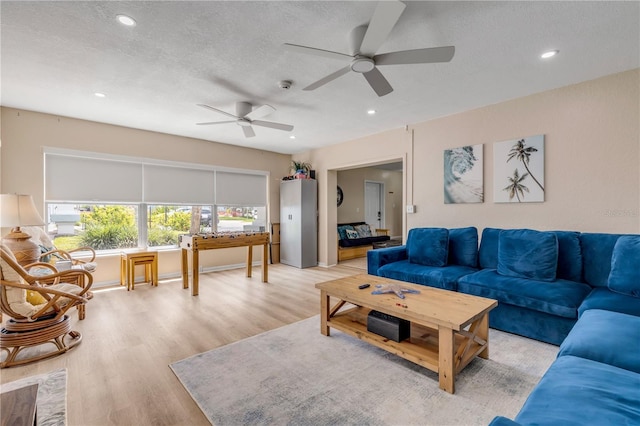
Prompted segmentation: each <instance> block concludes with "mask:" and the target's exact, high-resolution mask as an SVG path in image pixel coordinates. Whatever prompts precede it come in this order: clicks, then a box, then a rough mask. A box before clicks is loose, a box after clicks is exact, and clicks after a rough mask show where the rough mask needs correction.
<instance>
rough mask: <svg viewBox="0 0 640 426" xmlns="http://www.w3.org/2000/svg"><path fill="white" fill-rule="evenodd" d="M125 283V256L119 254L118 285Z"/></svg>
mask: <svg viewBox="0 0 640 426" xmlns="http://www.w3.org/2000/svg"><path fill="white" fill-rule="evenodd" d="M126 284H127V260H126V258H124V257H122V256H120V285H126ZM127 290H128V288H127Z"/></svg>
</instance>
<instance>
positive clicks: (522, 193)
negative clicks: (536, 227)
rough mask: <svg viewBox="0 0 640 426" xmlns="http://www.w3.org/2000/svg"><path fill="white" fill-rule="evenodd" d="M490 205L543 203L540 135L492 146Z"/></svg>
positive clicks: (542, 142)
mask: <svg viewBox="0 0 640 426" xmlns="http://www.w3.org/2000/svg"><path fill="white" fill-rule="evenodd" d="M493 201H494V202H496V203H537V202H542V201H544V135H535V136H529V137H526V138H522V139H514V140H511V141H505V142H496V143H494V144H493Z"/></svg>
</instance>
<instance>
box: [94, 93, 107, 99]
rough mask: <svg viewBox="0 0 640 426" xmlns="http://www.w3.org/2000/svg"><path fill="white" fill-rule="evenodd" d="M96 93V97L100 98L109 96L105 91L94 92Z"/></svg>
mask: <svg viewBox="0 0 640 426" xmlns="http://www.w3.org/2000/svg"><path fill="white" fill-rule="evenodd" d="M94 95H95V96H96V97H98V98H106V97H107V95H105V94H104V93H101V92H96V93H94Z"/></svg>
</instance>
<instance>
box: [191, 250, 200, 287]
mask: <svg viewBox="0 0 640 426" xmlns="http://www.w3.org/2000/svg"><path fill="white" fill-rule="evenodd" d="M191 263H193V268H192V269H193V287H192V288H191V295H192V296H197V295H198V290H199V277H198V275H199V272H198V268H199V266H200V265H199V263H200V252H199V250H197V249H194V250H193V261H192V262H191Z"/></svg>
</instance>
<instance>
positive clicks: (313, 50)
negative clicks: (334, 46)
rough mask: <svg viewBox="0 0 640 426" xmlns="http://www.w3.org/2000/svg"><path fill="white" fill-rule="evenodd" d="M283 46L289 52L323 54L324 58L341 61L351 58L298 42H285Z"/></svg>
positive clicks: (350, 58)
mask: <svg viewBox="0 0 640 426" xmlns="http://www.w3.org/2000/svg"><path fill="white" fill-rule="evenodd" d="M284 48H285V49H286V50H288V51H291V52H298V53H304V54H306V55H314V56H324V57H325V58H331V59H338V60H341V61H344V60H348V61H350V60H352V59H353V56H351V55H346V54H344V53H340V52H332V51H331V50H323V49H316V48H315V47H307V46H300V45H298V44H291V43H285V44H284Z"/></svg>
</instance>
